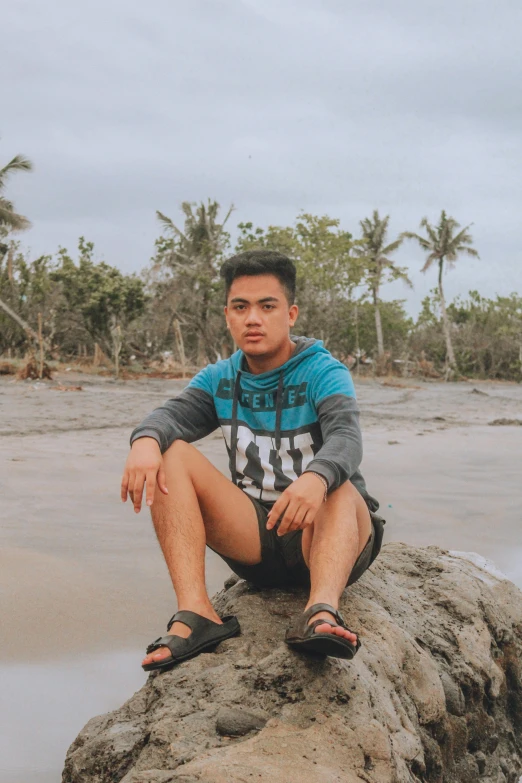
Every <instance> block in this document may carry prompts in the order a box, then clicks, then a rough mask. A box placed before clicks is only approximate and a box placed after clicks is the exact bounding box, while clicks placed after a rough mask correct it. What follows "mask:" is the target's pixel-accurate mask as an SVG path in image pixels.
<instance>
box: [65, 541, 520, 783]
mask: <svg viewBox="0 0 522 783" xmlns="http://www.w3.org/2000/svg"><path fill="white" fill-rule="evenodd" d="M303 601H304V594H302V593H300V592H299V591H294V592H283V591H259V590H256V589H254V588H252V587H251V586H249V585H248V584H247V583H245V582H243V581H239V582H237V584H235V585H234V586H232V587H230V588H229V589H227V590H224V591H223V592H221V593H219V594H218V596H216V598H215V605H216V606H217V608H218V611H219V612H221V613H222V614H230V613H234V614H237V616H238V618H239V620H240V622H241V626H242V635H241V636H240V637H237V638H236V639H231V640H228V641H226V642H224V643H222V644H221V645H220V646H219V647H218V648H217V650H216V652H214V653H208V654H204V655H200V656H199V657H198V658H195V659H193V660H192V661H187V662H186V663H183V664H181V665H180V666H178V667H177V668H175V669H173V670H171V671H170V672H168V673H165V674H159V675H151V676H150V677H149V679H148V681H147V683H146V684H145V685H144V686H143V688H142V689H141V690H140V691H139V692H138V693H136V694H135V695H134V696H133V697H132V698H131V699H130V700H129V701H128V702H127V703H126V704H124V705H123V707H121V708H120V709H119V710H116V711H115V712H113V713H110V714H108V715H103V716H101V717H98V718H93V719H92V720H91V721H89V723H88V724H87V725H86V726H85V728H84V729H83V730H82V732H81V733H80V735H79V736H78V738H77V739H76V740H75V742H74V743H73V744H72V746H71V748H70V749H69V752H68V754H67V758H66V762H65V769H64V773H63V781H64V783H109V782H110V783H120V781H121V783H170V782H172V783H196V782H198V783H239V782H240V781H241V783H246V782H247V781H262V782H265V783H268V782H269V781H270V783H293V781H299V782H300V783H301V781H303V782H306V783H323V782H324V781H328V782H329V783H330V782H332V783H333V782H334V781H338V782H339V783H356V782H357V783H359V782H360V781H364V782H365V783H409V781H425V782H426V783H468V782H469V783H515V781H518V780H519V777H520V776H521V775H522V593H521V592H520V591H519V590H518V589H517V588H516V587H515V586H514V585H512V584H511V583H510V582H509V581H507V580H506V579H504V578H502V576H501V575H499V574H498V572H494V571H493V572H491V571H488V570H487V569H486V568H483V567H480V565H478V564H477V562H476V560H475V561H473V558H472V559H469V558H468V557H467V556H466V555H464V554H459V553H449V552H447V551H444V550H441V549H439V548H436V547H428V548H426V549H414V548H412V547H409V546H406V545H404V544H388V545H386V546H385V547H384V548H383V552H382V553H381V556H380V557H379V558H378V559H377V561H376V562H375V563H374V565H373V566H372V568H371V570H370V571H369V572H367V573H366V574H365V575H364V576H363V578H362V579H361V580H360V582H358V583H357V584H356V585H354V586H353V587H351V588H350V589H349V590H347V591H346V593H345V596H344V599H343V603H342V610H343V611H344V613H345V616H346V617H347V618H349V623H350V625H351V626H352V627H353V628H354V629H355V630H357V631H358V632H359V634H360V636H361V640H362V648H361V650H360V651H359V653H358V654H357V656H356V657H355V658H354V659H353V661H350V662H347V661H340V660H336V659H332V658H327V659H324V660H318V659H310V658H305V657H301V656H299V655H297V654H295V653H293V652H291V651H290V650H289V649H288V648H287V647H286V646H285V645H284V643H283V642H282V639H283V635H284V631H285V628H286V626H287V625H288V623H289V620H290V618H291V616H292V615H293V614H294V613H296V612H298V611H300V609H301V607H302V605H303ZM138 664H139V662H137V665H138ZM227 720H228V721H229V723H230V725H231V727H232V728H234V726H235V727H236V729H237V730H238V731H239V733H241V731H242V728H241V727H243V728H244V727H245V726H246V727H250V728H251V731H250V732H249V733H247V734H246V735H244V736H222V733H220V731H221V732H222V731H223V727H224V726H225V728H226V725H227V723H226V721H227ZM249 721H250V723H249ZM265 721H266V722H265ZM218 728H219V730H218ZM232 733H233V732H232V731H231V734H232Z"/></svg>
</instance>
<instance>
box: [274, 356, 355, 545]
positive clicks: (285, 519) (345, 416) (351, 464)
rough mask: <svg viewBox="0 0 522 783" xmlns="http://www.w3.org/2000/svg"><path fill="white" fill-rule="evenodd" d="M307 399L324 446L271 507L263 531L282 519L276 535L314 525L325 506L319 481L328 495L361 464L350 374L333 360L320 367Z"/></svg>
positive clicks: (322, 489)
mask: <svg viewBox="0 0 522 783" xmlns="http://www.w3.org/2000/svg"><path fill="white" fill-rule="evenodd" d="M310 397H311V401H312V403H313V405H314V407H315V409H316V412H317V418H318V421H319V425H320V427H321V434H322V439H323V445H322V446H321V448H320V449H319V451H318V452H317V454H315V456H314V458H313V459H312V460H311V461H310V462H309V463H308V465H307V466H306V468H305V470H304V471H303V473H302V475H301V476H300V477H299V478H298V479H296V480H295V481H293V482H292V484H290V486H289V487H287V489H285V491H284V492H283V493H282V494H281V496H280V497H279V498H278V500H277V501H276V502H275V503H274V505H273V506H272V509H271V511H270V513H269V515H268V523H267V528H268V529H270V528H272V527H274V525H275V524H276V522H277V520H278V519H280V520H281V524H280V526H279V529H278V531H277V532H278V535H284V534H285V533H288V532H289V531H291V530H298V529H299V528H303V527H305V526H306V525H309V524H311V523H312V522H313V520H314V518H315V515H316V513H317V511H318V510H319V508H320V506H321V505H322V502H323V495H324V487H323V482H322V481H320V479H318V478H317V476H313V473H318V474H319V475H320V476H322V477H323V478H324V479H325V480H326V482H327V483H328V491H331V490H333V489H337V487H340V486H341V484H343V483H344V482H345V481H346V480H347V479H349V478H350V476H352V475H353V474H354V473H355V471H356V470H357V468H358V467H359V465H360V463H361V460H362V437H361V430H360V427H359V411H358V408H357V402H356V399H355V389H354V385H353V381H352V377H351V375H350V372H349V370H348V368H347V367H345V365H343V364H341V362H338V361H337V360H335V359H333V358H332V359H331V361H330V362H329V363H328V365H327V366H326V367H324V368H318V371H317V372H316V373H315V377H314V379H313V380H312V382H311V384H310Z"/></svg>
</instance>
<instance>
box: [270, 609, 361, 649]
mask: <svg viewBox="0 0 522 783" xmlns="http://www.w3.org/2000/svg"><path fill="white" fill-rule="evenodd" d="M318 612H329V613H330V614H332V615H333V616H334V617H335V620H336V622H335V623H332V622H330V620H314V621H313V623H310V625H309V624H308V621H309V620H310V617H313V616H314V614H317V613H318ZM323 623H327V624H328V625H331V626H332V628H335V626H336V625H339V626H341V628H344V629H345V630H347V631H350V633H353V631H352V630H351V629H350V628H348V626H347V625H346V623H345V622H344V620H343V618H342V616H341V615H340V614H339V612H338V611H337V609H334V607H333V606H330V605H329V604H314V605H313V606H310V607H309V608H308V609H307V610H306V611H305V612H303V614H302V615H301V616H300V617H299V619H298V620H297V621H296V623H294V625H293V626H291V627H290V628H289V629H288V631H287V632H286V636H285V642H286V643H287V644H288V646H289V647H292V648H293V649H294V650H299V651H300V652H306V653H313V654H314V655H323V656H324V655H331V656H332V657H333V658H346V659H348V660H350V659H352V658H353V656H354V655H355V653H356V652H357V650H358V649H359V647H360V646H361V643H360V641H359V638H357V643H356V644H353V643H352V642H350V641H348V639H344V638H343V637H341V636H336V635H335V634H333V633H316V632H315V629H316V627H317V626H318V625H322V624H323Z"/></svg>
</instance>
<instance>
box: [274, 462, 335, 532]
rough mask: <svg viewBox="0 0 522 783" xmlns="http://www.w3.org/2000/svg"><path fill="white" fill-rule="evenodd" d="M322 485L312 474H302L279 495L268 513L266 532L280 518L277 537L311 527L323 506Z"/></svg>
mask: <svg viewBox="0 0 522 783" xmlns="http://www.w3.org/2000/svg"><path fill="white" fill-rule="evenodd" d="M323 499H324V485H323V482H322V481H321V479H319V478H318V477H317V476H314V474H313V473H303V474H302V475H301V476H299V478H298V479H296V480H295V481H293V482H292V483H291V484H290V486H289V487H287V488H286V489H285V491H284V492H283V493H282V494H281V497H279V498H278V499H277V500H276V502H275V503H274V505H273V506H272V508H271V509H270V511H269V512H268V521H267V523H266V528H267V530H271V529H272V528H273V527H275V525H276V523H277V520H278V519H279V518H280V517H281V524H280V525H279V529H278V531H277V535H278V536H284V535H285V533H290V532H291V531H292V530H301V529H303V528H305V527H306V526H307V525H311V524H312V522H313V521H314V519H315V515H316V514H317V512H318V511H319V509H320V507H321V506H322V504H323Z"/></svg>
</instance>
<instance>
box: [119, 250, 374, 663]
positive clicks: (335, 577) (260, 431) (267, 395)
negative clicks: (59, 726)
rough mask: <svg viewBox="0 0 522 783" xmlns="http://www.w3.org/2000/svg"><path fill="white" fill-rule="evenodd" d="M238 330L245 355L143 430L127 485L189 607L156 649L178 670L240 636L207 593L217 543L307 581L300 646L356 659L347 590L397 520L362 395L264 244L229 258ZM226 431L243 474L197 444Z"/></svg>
mask: <svg viewBox="0 0 522 783" xmlns="http://www.w3.org/2000/svg"><path fill="white" fill-rule="evenodd" d="M221 274H222V276H223V277H224V279H225V287H226V306H225V317H226V321H227V327H228V329H229V330H230V333H231V335H232V337H233V339H234V341H235V343H236V344H237V345H238V346H239V350H238V351H237V352H236V353H234V354H233V356H231V357H230V359H226V360H223V361H219V362H217V363H216V364H210V365H208V366H207V367H205V368H204V369H203V370H201V372H199V373H198V374H197V375H196V376H195V377H194V378H193V379H192V380H191V381H190V383H189V385H188V386H187V388H186V389H185V390H184V391H183V392H182V393H181V394H180V395H179V396H178V397H175V398H174V399H172V400H169V401H168V402H167V403H166V404H165V406H164V407H162V408H158V409H157V410H155V411H154V412H153V413H151V414H150V415H149V416H147V418H146V419H145V420H144V421H143V422H142V423H141V424H140V425H139V426H138V427H137V428H136V429H135V430H134V432H133V433H132V436H131V452H130V455H129V457H128V459H127V464H126V466H125V472H124V475H123V479H122V485H121V496H122V500H123V501H125V500H126V499H127V495H128V494H130V497H131V499H132V502H133V504H134V510H135V511H136V512H139V511H140V508H141V503H142V497H143V491H144V487H145V485H146V502H147V505H148V506H150V507H151V514H152V520H153V523H154V527H155V530H156V534H157V536H158V540H159V543H160V545H161V549H162V552H163V555H164V557H165V560H166V563H167V566H168V569H169V573H170V576H171V579H172V584H173V586H174V591H175V593H176V597H177V601H178V607H179V609H178V612H177V613H176V614H175V615H174V617H173V618H172V619H171V621H170V623H169V625H168V627H167V631H168V634H167V635H166V636H164V637H162V638H160V639H157V640H156V641H155V642H153V643H152V644H151V645H149V647H148V648H147V655H146V657H145V659H144V660H143V662H142V666H143V668H144V669H145V670H146V671H154V670H160V671H164V670H166V669H169V668H171V667H172V666H174V665H175V664H176V663H179V662H180V661H183V660H186V659H187V658H190V657H193V656H194V655H197V654H199V653H200V652H202V651H204V650H206V649H211V648H213V647H215V646H216V644H217V643H219V642H220V641H222V640H223V639H226V638H229V637H231V636H234V635H235V634H237V633H238V632H239V630H240V629H239V624H238V622H237V619H236V618H235V617H228V618H220V617H219V616H218V615H217V613H216V612H215V610H214V608H213V606H212V604H211V603H210V600H209V597H208V595H207V592H206V588H205V546H209V547H210V548H211V549H213V550H214V551H215V552H217V553H218V554H219V555H220V556H221V557H222V558H223V560H225V562H226V563H228V564H229V566H230V567H231V569H232V570H233V571H234V572H235V573H236V574H238V575H239V576H240V577H242V578H244V579H247V580H248V581H250V582H252V583H254V584H256V585H258V586H260V587H268V588H269V587H275V586H285V585H286V586H288V585H306V586H309V587H310V594H309V600H308V602H307V604H306V607H305V610H304V612H303V614H302V615H301V616H300V617H299V618H298V620H297V621H296V622H295V624H294V626H293V627H291V628H290V629H289V630H288V632H287V634H286V639H285V640H286V642H287V644H288V645H290V646H291V647H293V648H294V649H296V650H301V651H303V652H312V653H315V654H322V655H332V656H336V657H341V658H352V657H353V655H354V654H355V653H356V652H357V650H358V649H359V640H358V638H357V635H356V634H355V633H353V632H352V631H350V630H349V629H348V628H347V626H346V624H345V622H344V620H343V618H342V617H341V616H340V614H339V613H338V611H337V608H338V605H339V598H340V596H341V593H342V591H343V590H344V588H345V587H346V585H347V584H352V583H353V582H354V581H356V579H358V578H359V577H360V576H361V574H362V573H363V572H364V571H365V570H366V568H368V566H369V565H370V563H371V562H372V561H373V560H374V559H375V557H376V556H377V554H378V552H379V549H380V544H381V540H382V524H383V520H381V519H380V518H379V517H377V516H376V515H375V513H374V512H375V511H376V510H377V508H378V503H377V501H376V500H374V499H373V498H372V497H371V496H370V495H369V494H368V492H367V490H366V486H365V483H364V480H363V477H362V475H361V473H360V472H359V464H360V462H361V458H362V444H361V434H360V430H359V424H358V411H357V405H356V401H355V391H354V387H353V383H352V380H351V377H350V373H349V371H348V369H347V368H346V367H345V365H343V364H341V362H339V361H337V360H336V359H334V358H333V356H332V355H331V354H330V353H329V351H327V350H326V349H325V348H324V347H323V344H322V342H320V341H317V340H315V339H313V338H305V337H294V336H293V335H292V334H291V333H290V330H291V328H292V327H293V326H294V324H295V322H296V319H297V315H298V307H297V305H296V304H295V302H294V298H295V277H296V273H295V266H294V264H293V263H292V261H290V260H289V259H288V258H286V256H283V255H281V254H279V253H275V252H271V251H266V250H256V251H250V252H246V253H242V254H240V255H237V256H234V257H233V258H230V259H229V260H228V261H226V262H225V263H224V265H223V267H222V270H221ZM218 426H221V430H222V433H223V436H224V439H225V442H226V446H227V451H228V454H229V464H230V471H231V475H232V482H230V481H229V480H228V479H226V478H225V477H224V476H223V475H222V474H221V473H220V472H219V471H218V470H217V469H216V468H215V467H214V466H213V465H212V464H211V463H210V462H209V461H208V460H207V459H206V457H204V456H203V454H201V452H199V451H198V450H197V449H196V448H194V447H193V446H191V445H189V444H190V443H191V442H193V441H196V440H199V439H200V438H203V437H204V436H205V435H208V434H209V433H211V432H213V431H214V430H215V429H217V427H218Z"/></svg>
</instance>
